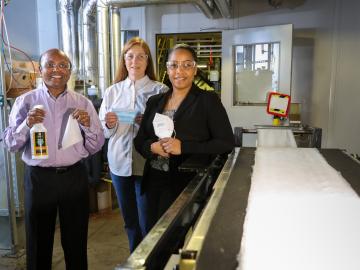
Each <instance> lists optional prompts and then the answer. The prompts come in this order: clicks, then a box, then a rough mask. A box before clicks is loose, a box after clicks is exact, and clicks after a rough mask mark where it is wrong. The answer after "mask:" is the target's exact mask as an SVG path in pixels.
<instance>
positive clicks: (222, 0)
mask: <svg viewBox="0 0 360 270" xmlns="http://www.w3.org/2000/svg"><path fill="white" fill-rule="evenodd" d="M214 1H215V4H216V6H217V8H218V10H219V11H220V14H221V16H223V17H224V18H230V17H231V11H230V0H214Z"/></svg>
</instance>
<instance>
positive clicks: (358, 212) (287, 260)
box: [238, 148, 360, 270]
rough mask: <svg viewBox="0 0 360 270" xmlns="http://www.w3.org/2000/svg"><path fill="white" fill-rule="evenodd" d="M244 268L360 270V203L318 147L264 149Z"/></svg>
mask: <svg viewBox="0 0 360 270" xmlns="http://www.w3.org/2000/svg"><path fill="white" fill-rule="evenodd" d="M251 181H252V184H251V189H250V193H249V201H248V207H247V213H246V218H245V223H244V233H243V237H242V242H241V249H240V253H239V255H238V261H239V267H238V269H240V270H335V269H336V270H359V269H360V199H359V197H358V196H357V194H356V193H355V192H354V190H353V189H352V188H351V187H350V185H349V184H348V183H347V182H346V180H345V179H344V178H343V177H342V176H341V175H340V174H339V173H338V172H337V171H335V170H334V169H333V168H332V167H331V166H329V165H328V163H327V162H326V160H325V159H324V158H323V157H322V156H321V154H320V153H319V152H318V151H317V150H316V149H311V148H258V149H257V150H256V156H255V165H254V170H253V175H252V180H251Z"/></svg>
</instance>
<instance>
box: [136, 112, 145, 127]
mask: <svg viewBox="0 0 360 270" xmlns="http://www.w3.org/2000/svg"><path fill="white" fill-rule="evenodd" d="M142 118H143V115H142V114H141V113H139V114H138V115H136V117H135V123H136V124H138V125H140V124H141V120H142Z"/></svg>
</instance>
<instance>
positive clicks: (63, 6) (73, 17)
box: [58, 0, 80, 73]
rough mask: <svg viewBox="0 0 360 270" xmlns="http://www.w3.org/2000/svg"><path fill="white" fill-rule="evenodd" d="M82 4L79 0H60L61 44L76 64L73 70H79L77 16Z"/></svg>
mask: <svg viewBox="0 0 360 270" xmlns="http://www.w3.org/2000/svg"><path fill="white" fill-rule="evenodd" d="M79 6H80V1H79V0H58V8H59V17H58V18H59V25H60V27H59V30H60V33H61V34H60V46H61V48H62V50H63V51H64V52H65V53H66V54H67V56H69V58H70V61H71V63H72V64H73V66H74V69H73V72H74V73H76V72H77V67H78V63H79V58H78V55H79V54H78V46H77V44H78V36H77V33H78V31H77V23H76V22H77V16H78V12H77V11H78V9H79Z"/></svg>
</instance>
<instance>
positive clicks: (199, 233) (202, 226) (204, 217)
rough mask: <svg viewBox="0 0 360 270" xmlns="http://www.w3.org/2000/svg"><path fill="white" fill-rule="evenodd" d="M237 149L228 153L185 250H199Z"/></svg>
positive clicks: (234, 159) (236, 154) (217, 204)
mask: <svg viewBox="0 0 360 270" xmlns="http://www.w3.org/2000/svg"><path fill="white" fill-rule="evenodd" d="M239 151H241V150H240V148H235V150H234V151H233V152H232V153H231V154H230V155H229V157H228V159H227V161H226V163H225V165H224V167H223V169H222V170H221V172H220V175H219V176H218V179H217V181H216V183H215V185H214V188H213V193H212V195H211V198H210V200H209V201H208V203H207V205H206V207H205V209H204V210H203V212H202V214H201V217H200V219H199V221H198V222H197V224H196V227H195V229H194V232H193V233H192V235H191V238H190V240H189V241H188V243H187V244H186V245H185V246H184V249H185V250H195V251H198V252H201V247H202V244H203V241H204V238H205V236H206V233H207V232H208V229H209V225H210V221H211V220H212V218H213V216H214V214H215V212H216V209H217V208H218V206H219V202H220V199H221V196H222V195H223V192H224V189H225V187H226V183H227V181H228V179H229V176H230V174H231V172H232V170H233V169H234V165H235V161H236V159H237V156H238V154H239Z"/></svg>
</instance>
